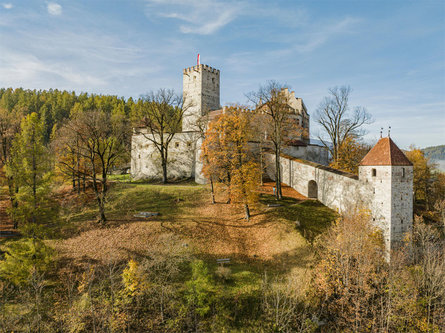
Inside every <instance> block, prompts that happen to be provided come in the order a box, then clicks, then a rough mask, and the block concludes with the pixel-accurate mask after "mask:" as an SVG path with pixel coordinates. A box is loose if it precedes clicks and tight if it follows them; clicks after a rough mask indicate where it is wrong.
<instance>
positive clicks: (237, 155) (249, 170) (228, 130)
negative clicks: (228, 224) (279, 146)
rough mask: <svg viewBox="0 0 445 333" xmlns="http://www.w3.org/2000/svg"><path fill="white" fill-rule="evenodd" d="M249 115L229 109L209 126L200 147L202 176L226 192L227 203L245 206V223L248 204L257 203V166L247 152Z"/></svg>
mask: <svg viewBox="0 0 445 333" xmlns="http://www.w3.org/2000/svg"><path fill="white" fill-rule="evenodd" d="M250 120H251V113H250V111H248V110H245V109H242V108H240V107H230V108H228V109H227V110H226V111H225V113H224V114H222V115H221V116H220V117H219V118H218V119H217V120H216V121H214V122H211V123H210V125H209V128H208V130H207V132H206V136H205V139H204V142H203V144H202V156H201V158H202V161H203V164H204V166H203V173H204V174H205V175H206V176H207V177H208V178H211V179H215V180H216V181H217V182H220V183H224V184H226V185H227V186H228V188H229V202H230V201H232V200H233V201H235V202H241V203H243V205H244V209H245V216H246V219H247V220H249V218H250V208H249V204H251V203H253V202H255V201H256V200H257V193H256V190H257V187H258V185H259V177H258V172H259V169H258V164H257V163H256V161H255V160H254V159H253V158H252V156H251V155H250V152H249V146H248V141H249V137H250V135H251V124H250Z"/></svg>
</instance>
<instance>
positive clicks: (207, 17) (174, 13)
mask: <svg viewBox="0 0 445 333" xmlns="http://www.w3.org/2000/svg"><path fill="white" fill-rule="evenodd" d="M243 6H244V5H243V3H242V2H239V1H238V2H231V1H225V2H220V1H216V0H191V1H190V0H189V1H186V0H163V1H161V0H147V10H146V14H147V16H149V17H155V16H159V17H164V18H171V19H177V20H179V21H182V22H183V23H182V24H181V25H180V26H179V29H180V31H181V32H182V33H185V34H199V35H210V34H212V33H214V32H216V31H218V30H219V29H221V28H222V27H224V26H226V25H227V24H229V23H230V22H232V21H233V20H235V19H236V18H237V17H238V16H239V15H240V14H241V12H242V11H243Z"/></svg>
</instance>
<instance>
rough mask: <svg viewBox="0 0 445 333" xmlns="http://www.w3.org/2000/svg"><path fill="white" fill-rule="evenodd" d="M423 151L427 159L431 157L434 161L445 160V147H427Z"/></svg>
mask: <svg viewBox="0 0 445 333" xmlns="http://www.w3.org/2000/svg"><path fill="white" fill-rule="evenodd" d="M422 151H423V153H424V154H425V157H429V158H430V159H432V160H435V161H440V160H445V145H440V146H434V147H426V148H424V149H422Z"/></svg>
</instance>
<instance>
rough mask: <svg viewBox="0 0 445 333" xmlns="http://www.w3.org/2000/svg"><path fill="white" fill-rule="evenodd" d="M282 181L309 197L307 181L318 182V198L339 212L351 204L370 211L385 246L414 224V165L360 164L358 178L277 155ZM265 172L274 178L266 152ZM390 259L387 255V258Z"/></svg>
mask: <svg viewBox="0 0 445 333" xmlns="http://www.w3.org/2000/svg"><path fill="white" fill-rule="evenodd" d="M280 163H281V175H282V182H283V183H285V184H287V185H289V186H291V187H292V188H294V189H295V190H296V191H298V192H300V193H301V194H303V195H305V196H309V189H310V185H309V182H311V181H315V182H316V184H317V190H318V191H317V199H318V200H319V201H320V202H321V203H323V204H324V205H325V206H328V207H330V208H332V209H336V210H338V211H340V212H342V211H346V210H348V209H350V208H354V207H364V208H367V209H369V210H370V213H371V217H372V220H373V223H374V224H375V225H376V226H378V227H379V228H380V229H381V230H382V232H383V237H384V239H385V243H386V246H387V249H388V254H389V250H390V247H391V246H393V245H396V244H397V243H398V242H399V241H401V240H402V239H403V237H404V234H405V233H406V232H407V231H409V230H410V229H411V228H412V224H413V167H412V166H361V167H359V177H354V176H352V175H350V174H347V173H343V172H340V171H337V170H334V169H331V168H327V167H325V166H323V165H319V164H316V163H311V162H308V161H302V160H298V159H295V158H291V157H285V156H282V157H281V158H280ZM265 164H266V172H267V175H268V176H269V177H270V178H271V179H275V155H274V154H272V153H266V154H265ZM388 258H389V257H388Z"/></svg>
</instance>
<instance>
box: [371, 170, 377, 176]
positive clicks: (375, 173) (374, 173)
mask: <svg viewBox="0 0 445 333" xmlns="http://www.w3.org/2000/svg"><path fill="white" fill-rule="evenodd" d="M372 176H373V177H375V176H377V170H376V169H372Z"/></svg>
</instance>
